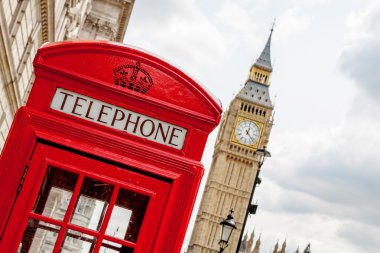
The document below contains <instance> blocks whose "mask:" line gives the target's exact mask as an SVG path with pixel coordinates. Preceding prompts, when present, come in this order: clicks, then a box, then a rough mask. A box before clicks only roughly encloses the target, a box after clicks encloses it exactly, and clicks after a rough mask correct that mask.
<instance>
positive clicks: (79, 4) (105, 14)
mask: <svg viewBox="0 0 380 253" xmlns="http://www.w3.org/2000/svg"><path fill="white" fill-rule="evenodd" d="M133 4H134V0H23V1H17V0H3V1H1V3H0V151H1V149H2V147H3V145H4V142H5V139H6V136H7V134H8V132H9V128H10V126H11V124H12V120H13V116H14V114H15V112H16V110H17V109H18V108H19V107H20V106H22V105H23V104H25V102H26V100H27V98H28V95H29V92H30V89H31V86H32V84H33V81H34V75H33V65H32V63H33V59H34V56H35V54H36V52H37V49H38V48H39V47H40V46H41V45H42V44H43V43H45V42H53V41H62V40H77V39H86V40H111V41H116V42H122V40H123V38H124V35H125V31H126V28H127V25H128V22H129V18H130V15H131V11H132V8H133Z"/></svg>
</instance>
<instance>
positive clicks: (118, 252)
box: [99, 240, 133, 253]
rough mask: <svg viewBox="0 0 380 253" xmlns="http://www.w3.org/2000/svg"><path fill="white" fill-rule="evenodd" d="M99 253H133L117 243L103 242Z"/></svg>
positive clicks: (130, 249)
mask: <svg viewBox="0 0 380 253" xmlns="http://www.w3.org/2000/svg"><path fill="white" fill-rule="evenodd" d="M99 253H133V249H132V248H129V247H127V246H123V245H121V244H118V243H114V242H110V241H106V240H104V241H103V243H102V246H101V247H100V250H99Z"/></svg>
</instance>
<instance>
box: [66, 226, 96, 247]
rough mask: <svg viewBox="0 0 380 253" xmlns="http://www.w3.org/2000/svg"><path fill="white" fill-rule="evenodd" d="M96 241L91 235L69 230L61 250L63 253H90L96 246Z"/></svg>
mask: <svg viewBox="0 0 380 253" xmlns="http://www.w3.org/2000/svg"><path fill="white" fill-rule="evenodd" d="M95 243H96V239H95V238H94V237H93V236H91V235H86V234H83V233H81V232H79V231H74V230H68V231H67V233H66V236H65V241H64V243H63V246H62V248H61V252H62V253H72V252H75V253H90V252H92V249H93V247H94V246H95Z"/></svg>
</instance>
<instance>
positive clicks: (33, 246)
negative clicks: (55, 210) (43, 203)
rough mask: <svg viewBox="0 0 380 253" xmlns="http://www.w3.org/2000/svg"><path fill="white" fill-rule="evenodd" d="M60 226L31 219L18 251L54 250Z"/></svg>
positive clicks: (21, 252) (31, 252)
mask: <svg viewBox="0 0 380 253" xmlns="http://www.w3.org/2000/svg"><path fill="white" fill-rule="evenodd" d="M58 232H59V226H56V225H53V224H49V223H45V222H43V221H38V220H35V219H29V221H28V226H27V227H26V229H25V232H24V235H23V237H22V240H21V243H20V246H19V249H18V252H20V253H27V252H30V253H37V252H53V248H54V245H55V241H56V240H57V236H58Z"/></svg>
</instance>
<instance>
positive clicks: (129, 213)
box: [106, 189, 149, 242]
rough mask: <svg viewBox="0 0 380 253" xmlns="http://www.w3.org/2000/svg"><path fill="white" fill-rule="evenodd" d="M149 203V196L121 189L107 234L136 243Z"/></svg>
mask: <svg viewBox="0 0 380 253" xmlns="http://www.w3.org/2000/svg"><path fill="white" fill-rule="evenodd" d="M148 202H149V197H148V196H145V195H142V194H139V193H136V192H132V191H128V190H125V189H120V191H119V194H118V196H117V199H116V203H115V206H114V208H113V210H112V214H111V218H110V221H109V223H108V226H107V230H106V234H107V235H110V236H113V237H117V238H119V239H124V240H128V241H131V242H136V241H137V235H138V232H139V231H140V227H141V224H142V221H143V218H144V214H145V210H146V207H147V206H148Z"/></svg>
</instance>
